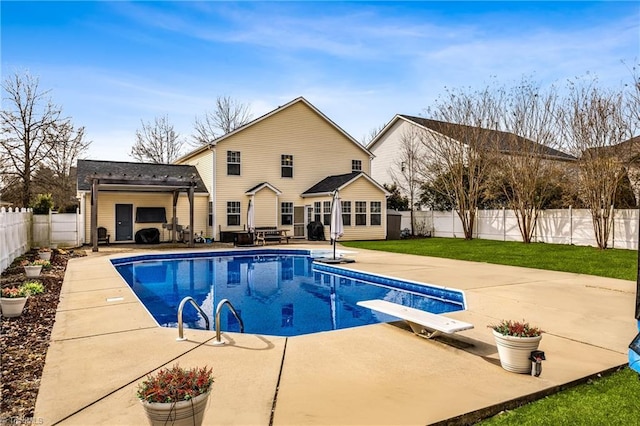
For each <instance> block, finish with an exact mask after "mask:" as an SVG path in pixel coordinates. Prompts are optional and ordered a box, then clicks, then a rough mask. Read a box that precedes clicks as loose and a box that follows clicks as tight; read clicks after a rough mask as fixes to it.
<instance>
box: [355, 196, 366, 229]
mask: <svg viewBox="0 0 640 426" xmlns="http://www.w3.org/2000/svg"><path fill="white" fill-rule="evenodd" d="M366 225H367V202H366V201H356V226H366Z"/></svg>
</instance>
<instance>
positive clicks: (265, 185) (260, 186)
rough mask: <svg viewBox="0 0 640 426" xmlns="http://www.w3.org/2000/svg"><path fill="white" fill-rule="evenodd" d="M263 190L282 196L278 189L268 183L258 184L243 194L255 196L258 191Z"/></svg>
mask: <svg viewBox="0 0 640 426" xmlns="http://www.w3.org/2000/svg"><path fill="white" fill-rule="evenodd" d="M264 188H269V189H270V190H272V191H273V192H275V193H276V194H278V195H280V194H282V191H280V190H279V189H278V188H276V187H275V186H273V185H271V184H270V183H269V182H261V183H259V184H257V185H256V186H254V187H252V188H249V189H247V192H245V194H247V195H254V194H256V193H257V192H258V191H260V190H262V189H264Z"/></svg>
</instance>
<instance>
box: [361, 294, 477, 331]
mask: <svg viewBox="0 0 640 426" xmlns="http://www.w3.org/2000/svg"><path fill="white" fill-rule="evenodd" d="M357 305H358V306H362V307H364V308H369V309H371V310H372V311H378V312H382V313H383V314H387V315H391V316H394V317H397V318H400V319H402V320H404V321H406V322H407V324H409V327H411V330H412V331H413V332H414V333H415V334H417V335H418V336H420V337H424V338H426V339H431V338H433V337H436V336H439V335H440V334H441V333H445V334H453V333H456V332H458V331H463V330H469V329H472V328H473V324H469V323H467V322H463V321H458V320H454V319H451V318H447V317H445V316H444V315H441V314H432V313H431V312H427V311H422V310H420V309H415V308H410V307H408V306H404V305H400V304H398V303H393V302H388V301H386V300H381V299H374V300H363V301H360V302H357Z"/></svg>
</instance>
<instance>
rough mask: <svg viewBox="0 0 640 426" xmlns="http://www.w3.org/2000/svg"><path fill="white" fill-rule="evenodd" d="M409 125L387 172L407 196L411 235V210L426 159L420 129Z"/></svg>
mask: <svg viewBox="0 0 640 426" xmlns="http://www.w3.org/2000/svg"><path fill="white" fill-rule="evenodd" d="M410 126H411V127H406V128H405V129H404V130H403V131H402V133H401V135H400V139H399V142H400V144H399V151H398V152H397V154H396V156H395V157H394V161H393V163H392V165H391V167H390V168H389V171H388V172H389V176H391V179H393V183H394V184H396V185H397V186H398V188H399V189H400V191H401V192H402V194H403V195H405V196H406V197H408V198H409V210H410V212H411V235H415V233H414V232H415V231H414V217H413V216H414V214H413V212H414V211H415V208H416V203H417V202H418V200H419V198H420V188H421V186H422V183H423V180H422V177H421V172H420V171H421V169H422V167H423V164H424V162H425V161H426V160H425V151H424V148H423V147H422V143H421V138H420V130H419V128H418V127H417V126H416V125H413V124H411V125H410Z"/></svg>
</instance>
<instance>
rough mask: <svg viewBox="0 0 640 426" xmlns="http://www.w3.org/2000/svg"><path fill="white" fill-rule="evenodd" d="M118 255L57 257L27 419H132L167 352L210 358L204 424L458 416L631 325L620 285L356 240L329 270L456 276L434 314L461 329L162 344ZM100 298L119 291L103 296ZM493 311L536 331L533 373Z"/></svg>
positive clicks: (622, 354) (559, 374)
mask: <svg viewBox="0 0 640 426" xmlns="http://www.w3.org/2000/svg"><path fill="white" fill-rule="evenodd" d="M301 248H302V247H301ZM311 248H313V249H317V246H311ZM240 250H241V249H240ZM181 251H184V250H181ZM130 255H131V253H125V254H111V255H109V254H107V253H104V252H103V253H98V254H92V255H90V256H88V257H86V258H81V259H74V260H72V261H70V262H69V264H68V268H67V274H66V276H65V280H64V284H63V289H62V293H61V300H60V305H59V306H58V312H57V316H56V323H55V326H54V330H53V333H52V336H51V345H50V348H49V351H48V353H47V359H46V364H45V369H44V372H43V375H42V381H41V386H40V393H39V395H38V400H37V403H36V411H35V418H36V420H41V423H43V424H87V423H91V424H140V423H144V422H145V418H144V413H143V412H142V410H141V408H140V407H139V406H138V405H139V404H138V401H137V399H136V397H135V388H136V383H137V382H138V381H139V380H140V379H141V378H142V377H144V375H146V374H147V373H149V372H152V371H154V370H156V369H157V368H159V367H161V366H163V365H170V364H171V363H174V362H176V361H177V362H180V363H182V364H196V365H202V364H211V365H212V366H213V368H214V374H215V376H216V383H215V385H214V391H213V394H212V397H211V400H210V407H209V408H208V409H207V412H206V414H205V424H207V423H212V422H216V423H220V424H262V425H264V424H275V425H280V424H282V425H288V424H291V425H293V424H318V425H320V424H337V423H341V424H374V423H375V424H431V423H438V422H442V421H449V422H460V423H464V422H465V421H467V420H468V419H469V418H471V417H473V416H474V413H476V414H475V415H478V414H477V413H480V412H482V411H483V410H484V412H485V413H486V412H487V410H489V411H491V410H496V409H498V408H499V407H501V406H506V405H505V404H509V403H510V401H517V400H519V399H526V398H531V397H532V395H536V394H544V393H545V392H550V391H553V390H554V389H557V388H559V387H562V386H565V385H567V384H569V383H573V382H575V381H579V380H582V379H584V378H585V377H589V376H591V375H594V374H598V373H601V372H603V371H609V370H611V369H614V368H616V367H618V366H620V365H624V364H625V363H626V359H627V355H626V354H627V352H626V347H627V345H628V342H629V341H631V339H632V338H633V336H634V335H635V334H636V323H635V321H632V318H633V308H634V306H635V305H634V300H635V283H634V282H630V281H624V280H614V279H608V278H601V277H592V276H586V275H580V274H567V273H559V272H552V271H540V270H534V269H527V268H516V267H505V266H498V265H489V264H482V263H473V262H462V261H452V260H449V259H438V258H426V257H420V256H413V255H399V254H393V253H382V252H374V251H369V250H358V252H357V253H356V254H354V255H353V257H354V258H356V259H357V262H356V263H354V264H348V266H342V267H343V268H348V269H353V270H356V271H364V272H371V273H380V272H384V273H385V275H390V276H394V277H398V278H400V279H416V278H421V279H423V280H424V281H429V282H430V283H433V282H435V283H436V284H437V285H442V286H444V287H456V286H455V285H454V284H455V282H456V281H457V282H461V281H463V285H462V287H463V288H462V290H463V291H464V292H465V295H466V297H467V299H468V300H467V303H468V304H469V305H468V309H467V310H465V311H459V312H454V313H451V314H448V315H450V316H452V317H454V318H456V319H460V320H462V321H466V322H471V323H473V324H475V329H473V330H469V331H464V332H461V333H458V336H457V338H456V339H455V341H453V342H452V341H446V340H442V341H426V340H425V339H421V338H419V337H416V336H414V335H413V334H411V333H410V332H409V331H407V330H406V329H405V328H403V327H402V326H398V325H397V324H396V325H394V324H376V325H370V326H365V327H358V328H356V329H345V330H338V331H332V332H327V333H317V334H313V335H303V336H297V337H291V338H285V337H273V336H258V335H242V334H237V333H223V337H224V338H225V339H226V340H228V341H229V344H227V345H225V347H222V348H220V347H215V346H214V345H213V344H212V340H211V339H212V338H213V336H214V333H212V332H205V331H197V330H185V334H186V336H187V337H188V340H187V341H186V342H176V341H175V337H176V336H177V331H176V330H175V329H164V328H162V327H158V326H157V325H156V324H155V323H154V321H150V318H149V316H148V313H147V312H146V309H144V308H143V307H142V306H141V305H140V304H139V302H138V301H137V300H136V299H137V298H134V297H133V296H134V295H133V296H132V292H131V291H130V289H129V288H128V285H126V283H124V281H123V280H122V279H121V278H119V275H118V274H117V272H116V271H115V269H114V268H113V267H112V266H111V264H110V261H109V260H110V259H111V258H117V257H119V256H125V257H126V256H130ZM425 277H428V279H424V278H425ZM416 281H418V282H420V280H416ZM458 288H459V287H458ZM576 296H580V297H579V298H578V297H576ZM114 297H116V298H122V299H119V300H118V301H115V302H114V301H112V302H107V299H109V298H114ZM603 298H606V299H607V301H608V303H607V304H603V303H601V302H602V300H603ZM578 299H579V300H578ZM505 317H509V318H515V319H520V318H522V317H526V318H527V319H529V320H531V321H532V322H536V323H537V324H539V325H540V326H541V327H542V328H543V329H545V330H546V331H547V333H546V334H545V335H544V337H543V340H542V343H541V349H543V350H545V352H546V353H547V361H545V363H544V369H543V373H542V375H541V377H539V378H534V377H530V376H527V375H518V374H514V373H507V372H506V371H504V370H502V369H501V368H500V367H499V362H498V359H497V353H496V350H495V344H494V343H493V341H492V336H491V333H490V331H489V330H488V329H486V328H485V327H484V326H485V325H486V324H489V323H491V322H495V321H498V320H500V319H502V318H505ZM470 345H472V346H470ZM77 383H82V385H81V386H78V385H77ZM274 401H275V404H274ZM452 401H455V403H452ZM272 408H274V409H273V412H272ZM489 414H491V413H489ZM208 419H209V420H208ZM455 419H457V420H455ZM461 419H465V420H464V421H463V420H461Z"/></svg>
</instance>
